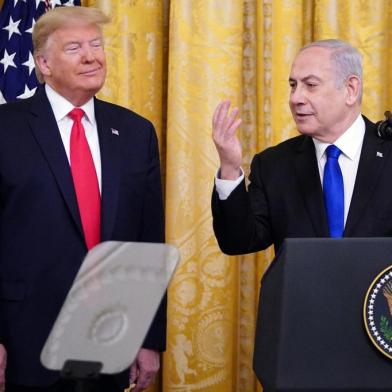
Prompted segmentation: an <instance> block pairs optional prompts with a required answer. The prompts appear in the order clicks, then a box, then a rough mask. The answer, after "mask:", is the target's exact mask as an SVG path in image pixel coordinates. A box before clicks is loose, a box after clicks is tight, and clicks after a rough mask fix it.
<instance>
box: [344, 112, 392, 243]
mask: <svg viewBox="0 0 392 392" xmlns="http://www.w3.org/2000/svg"><path fill="white" fill-rule="evenodd" d="M364 119H365V124H366V132H365V137H364V140H363V145H362V151H361V157H360V160H359V165H358V172H357V177H356V179H355V186H354V191H353V196H352V199H351V203H350V209H349V213H348V216H347V222H346V228H345V232H344V235H345V236H347V237H349V236H351V235H352V234H353V232H354V229H355V224H356V222H357V221H358V219H360V217H361V216H362V213H363V210H364V208H365V206H366V204H367V203H368V202H369V200H370V198H371V196H372V194H373V192H374V190H375V189H376V184H377V182H378V180H379V178H380V174H381V172H382V168H383V167H384V164H385V163H386V161H387V159H388V155H389V153H390V151H389V149H388V148H387V145H388V143H384V140H382V139H380V138H378V137H377V136H376V133H375V129H374V124H372V123H371V122H370V121H369V120H368V119H367V118H365V117H364Z"/></svg>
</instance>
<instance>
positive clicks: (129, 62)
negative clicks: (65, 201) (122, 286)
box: [0, 0, 392, 392]
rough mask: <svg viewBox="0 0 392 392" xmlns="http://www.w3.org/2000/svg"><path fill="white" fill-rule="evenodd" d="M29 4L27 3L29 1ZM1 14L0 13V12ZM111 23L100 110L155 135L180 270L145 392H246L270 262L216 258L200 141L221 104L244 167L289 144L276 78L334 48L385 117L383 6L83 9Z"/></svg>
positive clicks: (261, 3) (208, 149)
mask: <svg viewBox="0 0 392 392" xmlns="http://www.w3.org/2000/svg"><path fill="white" fill-rule="evenodd" d="M29 1H32V0H29ZM1 3H2V1H1V0H0V4H1ZM82 3H83V5H86V6H97V7H100V8H102V9H103V10H104V11H105V12H107V13H108V14H110V15H111V16H112V19H113V23H112V24H111V25H110V26H108V27H107V28H105V36H106V37H107V39H106V49H107V54H108V66H109V74H108V80H107V83H106V85H105V88H104V90H103V91H102V92H101V93H100V97H101V98H104V99H108V100H109V101H112V102H115V103H118V104H121V105H123V106H126V107H129V108H132V109H133V110H135V111H137V112H139V113H141V114H142V115H144V116H146V117H147V118H149V119H150V120H152V121H153V123H154V124H155V126H156V129H157V132H158V135H159V138H160V147H161V155H162V163H163V167H164V185H165V197H166V227H167V229H166V233H167V241H168V242H170V243H173V244H175V245H177V246H178V247H179V248H180V250H181V254H182V261H181V265H180V267H179V268H178V271H177V273H176V275H175V277H174V279H173V281H172V283H171V286H170V289H169V308H168V349H167V352H166V354H165V355H164V358H163V371H162V383H158V384H157V385H156V386H155V388H151V390H156V391H158V390H163V391H167V392H169V391H170V392H171V391H173V392H174V391H176V392H177V391H178V392H179V391H214V392H219V391H222V392H227V391H244V392H245V391H256V390H260V387H259V386H257V382H256V380H255V378H254V376H253V373H252V369H251V357H252V344H253V336H254V327H255V314H256V307H257V296H258V287H259V278H260V276H261V274H262V273H263V271H264V270H265V268H266V266H267V265H268V262H269V261H270V260H271V258H272V257H273V254H272V252H271V251H270V250H269V251H267V252H263V253H260V254H258V255H250V256H243V257H227V256H224V255H222V254H221V253H220V251H219V249H218V247H217V245H216V241H215V239H214V236H213V233H212V227H211V214H210V206H209V201H210V193H211V189H212V183H213V177H214V173H215V170H216V169H217V165H218V159H217V154H216V153H215V150H214V147H213V144H212V141H211V137H210V133H211V129H210V123H211V115H212V112H213V109H214V107H215V106H216V104H217V103H218V102H219V101H220V100H221V99H227V98H228V99H230V100H231V101H232V102H233V104H235V105H238V106H239V107H240V108H241V113H242V117H243V119H244V122H243V125H242V127H241V139H242V141H243V147H244V167H245V170H246V171H248V168H249V163H250V159H251V157H252V156H253V154H254V153H255V152H256V151H258V150H261V149H264V148H266V147H267V146H270V145H273V144H276V143H278V142H279V141H281V140H283V139H286V138H288V137H290V136H292V135H295V126H294V123H293V121H292V119H291V116H290V113H289V109H288V105H287V100H288V93H289V89H288V83H287V77H288V74H289V70H290V64H291V61H292V59H293V57H294V56H295V53H296V52H297V50H298V49H299V48H300V47H301V46H302V45H303V44H305V43H307V42H310V41H312V40H315V39H323V38H342V39H345V40H348V41H350V42H351V43H352V44H353V45H354V46H356V47H358V49H359V50H360V52H361V53H362V54H363V56H364V99H363V113H365V114H366V115H367V116H368V117H370V118H371V119H373V120H377V119H381V118H382V114H383V112H384V110H385V109H388V108H389V109H390V108H392V96H391V95H392V90H391V89H390V88H389V86H390V83H389V81H390V80H391V78H392V67H391V66H390V62H391V61H392V60H390V59H392V56H391V45H390V42H391V38H392V37H391V35H392V30H391V29H390V26H389V21H390V20H391V14H392V3H391V2H390V1H388V0H352V1H346V0H228V1H224V0H83V1H82Z"/></svg>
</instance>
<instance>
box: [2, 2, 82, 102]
mask: <svg viewBox="0 0 392 392" xmlns="http://www.w3.org/2000/svg"><path fill="white" fill-rule="evenodd" d="M73 5H80V0H68V1H66V0H4V4H3V7H2V8H1V12H0V104H1V103H5V102H10V101H15V100H17V99H24V98H29V97H30V96H32V95H33V94H34V92H35V91H36V89H37V86H38V85H39V83H38V80H37V78H36V75H35V72H33V71H34V68H35V64H34V58H33V44H32V38H31V35H32V31H33V27H34V24H35V22H36V20H38V18H39V17H40V16H41V15H42V14H43V13H44V12H45V11H47V10H48V9H51V8H54V7H57V6H73Z"/></svg>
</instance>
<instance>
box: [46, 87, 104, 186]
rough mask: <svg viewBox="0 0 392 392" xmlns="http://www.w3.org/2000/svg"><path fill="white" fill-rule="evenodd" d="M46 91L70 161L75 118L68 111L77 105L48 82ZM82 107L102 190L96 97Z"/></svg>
mask: <svg viewBox="0 0 392 392" xmlns="http://www.w3.org/2000/svg"><path fill="white" fill-rule="evenodd" d="M45 91H46V95H47V96H48V99H49V103H50V106H51V107H52V110H53V113H54V117H55V118H56V121H57V125H58V127H59V131H60V136H61V140H62V141H63V145H64V149H65V152H66V154H67V158H68V162H69V163H70V140H71V130H72V125H73V120H72V119H71V118H70V117H69V116H68V113H69V112H70V111H71V110H72V109H74V107H75V106H73V105H72V103H71V102H69V101H67V100H66V99H65V98H64V97H62V96H61V95H60V94H59V93H57V92H56V91H54V90H53V88H51V87H50V86H49V85H48V84H45ZM80 108H81V109H83V111H84V113H85V115H84V116H83V118H82V124H83V127H84V130H85V133H86V139H87V143H88V145H89V147H90V151H91V155H92V157H93V161H94V166H95V171H96V172H97V178H98V185H99V191H100V192H101V182H102V180H101V173H102V171H101V152H100V149H99V139H98V130H97V122H96V121H95V111H94V98H91V99H90V100H89V101H88V102H86V103H85V104H84V105H82V106H80Z"/></svg>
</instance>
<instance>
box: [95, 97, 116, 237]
mask: <svg viewBox="0 0 392 392" xmlns="http://www.w3.org/2000/svg"><path fill="white" fill-rule="evenodd" d="M95 117H96V120H97V127H98V135H99V145H100V151H101V167H102V206H101V209H102V213H101V239H102V241H107V240H109V239H110V238H111V236H112V232H113V227H114V221H115V217H116V212H117V204H118V192H119V187H120V173H121V154H120V143H121V131H122V130H121V129H120V127H118V126H117V125H116V124H117V123H118V119H117V118H116V117H115V116H114V115H113V113H112V111H108V110H107V105H106V104H105V103H103V102H102V101H100V100H98V99H95Z"/></svg>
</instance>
